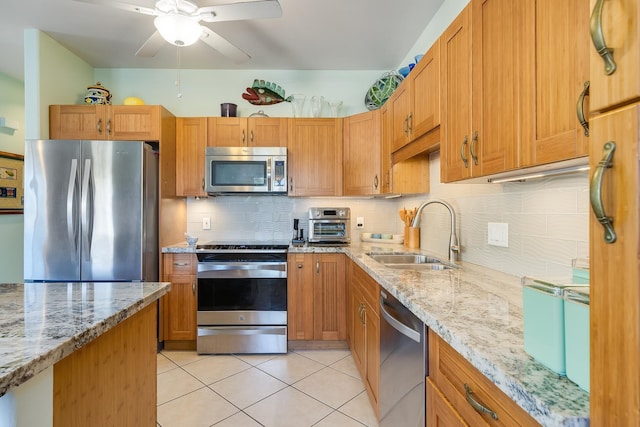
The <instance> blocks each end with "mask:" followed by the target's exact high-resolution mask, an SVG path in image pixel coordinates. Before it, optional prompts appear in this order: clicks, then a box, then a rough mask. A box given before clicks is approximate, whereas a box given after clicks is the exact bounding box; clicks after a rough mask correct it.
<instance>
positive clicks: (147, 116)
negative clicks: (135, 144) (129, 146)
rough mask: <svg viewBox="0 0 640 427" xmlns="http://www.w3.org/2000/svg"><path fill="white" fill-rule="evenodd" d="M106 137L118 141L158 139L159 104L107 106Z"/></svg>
mask: <svg viewBox="0 0 640 427" xmlns="http://www.w3.org/2000/svg"><path fill="white" fill-rule="evenodd" d="M106 128H107V139H114V140H120V141H126V140H132V141H158V140H159V139H160V106H157V105H109V106H107V125H106Z"/></svg>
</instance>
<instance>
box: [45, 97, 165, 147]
mask: <svg viewBox="0 0 640 427" xmlns="http://www.w3.org/2000/svg"><path fill="white" fill-rule="evenodd" d="M165 112H166V110H164V109H163V108H162V107H161V106H159V105H51V106H49V137H50V138H52V139H94V140H95V139H105V140H140V141H157V140H159V139H160V135H161V124H160V123H161V122H160V120H161V118H162V117H163V115H165ZM167 113H168V112H167Z"/></svg>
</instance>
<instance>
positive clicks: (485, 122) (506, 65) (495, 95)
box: [441, 0, 535, 182]
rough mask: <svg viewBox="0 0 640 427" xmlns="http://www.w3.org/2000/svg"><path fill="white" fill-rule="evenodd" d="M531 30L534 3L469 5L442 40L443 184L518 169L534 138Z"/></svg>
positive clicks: (496, 0) (480, 0) (480, 1)
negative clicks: (524, 145)
mask: <svg viewBox="0 0 640 427" xmlns="http://www.w3.org/2000/svg"><path fill="white" fill-rule="evenodd" d="M534 23H535V2H532V1H523V2H511V1H509V0H472V1H471V4H470V5H469V6H467V7H466V8H465V9H464V11H463V12H462V13H461V14H460V15H459V16H458V17H457V18H456V19H455V20H454V22H453V23H452V24H451V25H450V26H449V28H448V29H447V30H446V31H445V33H444V34H443V36H442V39H441V40H442V41H441V43H442V70H443V71H442V86H443V87H442V93H443V103H442V105H443V116H444V117H445V119H444V121H443V123H442V126H441V134H442V138H441V139H442V144H441V145H443V146H444V148H443V149H442V151H441V152H442V165H443V167H442V181H444V182H448V181H455V180H459V179H463V178H467V177H475V176H483V175H490V174H495V173H499V172H504V171H507V170H512V169H515V168H516V167H518V166H519V159H518V156H519V147H520V145H521V144H522V143H523V141H529V140H531V139H532V138H533V124H534V111H533V104H534V98H533V96H534V95H533V93H534V90H533V88H535V79H534V77H533V74H534V73H533V71H532V70H533V58H534V40H535V28H534ZM472 46H473V49H472V48H471V47H472ZM469 105H471V108H469Z"/></svg>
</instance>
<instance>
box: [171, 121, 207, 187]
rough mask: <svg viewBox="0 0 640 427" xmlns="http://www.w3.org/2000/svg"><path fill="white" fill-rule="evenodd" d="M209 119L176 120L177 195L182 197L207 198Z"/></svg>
mask: <svg viewBox="0 0 640 427" xmlns="http://www.w3.org/2000/svg"><path fill="white" fill-rule="evenodd" d="M206 147H207V119H206V118H204V117H189V118H177V119H176V194H177V195H178V196H182V197H199V196H206V195H207V193H205V191H204V174H205V172H204V170H205V159H204V158H205V150H206Z"/></svg>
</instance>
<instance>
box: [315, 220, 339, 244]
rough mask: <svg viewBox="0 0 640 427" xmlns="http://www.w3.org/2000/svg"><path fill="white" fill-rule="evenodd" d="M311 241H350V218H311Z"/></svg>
mask: <svg viewBox="0 0 640 427" xmlns="http://www.w3.org/2000/svg"><path fill="white" fill-rule="evenodd" d="M309 242H311V243H314V242H336V243H348V242H349V221H348V220H323V219H319V220H315V219H314V220H309Z"/></svg>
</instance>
